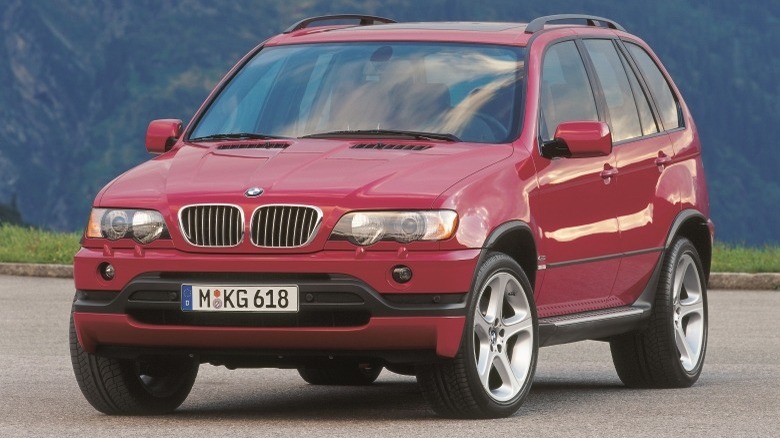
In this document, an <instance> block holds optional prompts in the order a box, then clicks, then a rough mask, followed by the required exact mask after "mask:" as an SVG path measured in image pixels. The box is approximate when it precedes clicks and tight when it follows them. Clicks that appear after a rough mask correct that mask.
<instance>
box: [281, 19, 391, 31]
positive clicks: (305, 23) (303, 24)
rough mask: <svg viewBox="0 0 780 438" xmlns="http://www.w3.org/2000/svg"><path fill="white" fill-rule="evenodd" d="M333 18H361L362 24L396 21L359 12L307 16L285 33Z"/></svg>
mask: <svg viewBox="0 0 780 438" xmlns="http://www.w3.org/2000/svg"><path fill="white" fill-rule="evenodd" d="M331 20H360V23H359V24H360V26H370V25H372V24H376V23H396V21H395V20H391V19H389V18H383V17H375V16H373V15H359V14H340V15H322V16H319V17H309V18H305V19H303V20H301V21H299V22H297V23H295V24H293V25H292V26H290V27H288V28H287V29H286V30H285V31H284V33H291V32H295V31H296V30H301V29H305V28H307V27H309V25H310V24H312V23H316V22H318V21H331Z"/></svg>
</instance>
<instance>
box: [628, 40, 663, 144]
mask: <svg viewBox="0 0 780 438" xmlns="http://www.w3.org/2000/svg"><path fill="white" fill-rule="evenodd" d="M620 59H621V60H622V61H623V67H624V68H625V70H626V74H628V81H629V82H630V83H631V90H632V91H633V92H634V102H636V106H637V110H639V121H640V122H641V123H642V133H643V134H644V135H651V134H657V133H658V131H659V130H658V124H657V123H656V122H655V117H654V116H653V110H651V109H650V101H649V100H648V98H647V95H646V94H645V92H644V89H643V88H642V86H641V85H639V80H638V79H637V77H636V74H634V70H633V69H631V67H630V66H629V63H628V60H627V59H626V58H625V57H624V56H623V53H620Z"/></svg>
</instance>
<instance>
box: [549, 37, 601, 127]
mask: <svg viewBox="0 0 780 438" xmlns="http://www.w3.org/2000/svg"><path fill="white" fill-rule="evenodd" d="M541 95H542V117H541V121H540V123H541V132H542V140H545V141H546V140H552V139H553V137H554V135H555V129H556V128H557V127H558V125H559V124H560V123H561V122H567V121H573V120H598V112H597V111H596V100H595V99H594V98H593V90H591V88H590V82H588V76H587V73H586V72H585V65H584V64H583V62H582V58H581V57H580V53H579V51H578V50H577V46H576V45H575V44H574V41H565V42H562V43H558V44H555V45H553V46H551V47H550V48H549V49H548V50H547V52H546V53H545V55H544V62H543V64H542V90H541Z"/></svg>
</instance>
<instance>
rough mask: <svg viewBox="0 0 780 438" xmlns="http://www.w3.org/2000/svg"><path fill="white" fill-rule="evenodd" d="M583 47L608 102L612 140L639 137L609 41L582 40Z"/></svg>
mask: <svg viewBox="0 0 780 438" xmlns="http://www.w3.org/2000/svg"><path fill="white" fill-rule="evenodd" d="M585 47H586V48H587V50H588V54H589V55H590V59H591V61H593V68H594V69H595V70H596V76H597V77H598V79H599V83H600V84H601V90H602V91H603V92H604V98H605V100H606V102H607V110H608V111H609V120H610V126H609V128H610V130H611V131H612V140H613V141H615V142H618V141H622V140H627V139H630V138H635V137H641V136H642V127H641V126H640V125H639V113H638V112H637V109H636V103H635V102H634V94H633V93H632V92H631V85H630V84H629V83H628V76H626V71H625V69H624V68H623V63H622V62H621V61H620V57H619V56H618V53H617V50H616V49H615V45H614V44H613V43H612V41H610V40H585Z"/></svg>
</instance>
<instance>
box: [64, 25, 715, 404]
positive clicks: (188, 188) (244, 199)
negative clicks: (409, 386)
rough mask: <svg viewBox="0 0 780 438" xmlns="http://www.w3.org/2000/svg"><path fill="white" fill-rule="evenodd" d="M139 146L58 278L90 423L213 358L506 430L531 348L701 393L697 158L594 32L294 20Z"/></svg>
mask: <svg viewBox="0 0 780 438" xmlns="http://www.w3.org/2000/svg"><path fill="white" fill-rule="evenodd" d="M349 20H355V21H358V23H357V24H355V23H351V25H350V22H349ZM345 21H347V23H345ZM146 147H147V149H148V150H149V152H151V153H154V154H158V155H157V156H156V157H155V158H153V159H152V160H149V161H148V162H146V163H143V164H141V165H140V166H138V167H136V168H134V169H132V170H130V171H128V172H127V173H125V174H123V175H121V176H120V177H118V178H117V179H115V180H114V181H112V182H111V183H110V184H108V185H107V186H106V187H105V188H104V189H103V190H102V191H101V192H100V193H99V194H98V196H97V197H96V199H95V202H94V208H93V209H92V212H91V215H90V218H89V223H88V225H87V228H86V231H85V234H84V238H83V241H82V246H83V247H82V249H81V250H80V251H79V252H78V254H76V256H75V283H76V289H77V292H76V296H75V300H74V304H73V312H72V319H71V328H70V345H71V356H72V361H73V368H74V371H75V374H76V379H77V380H78V383H79V386H80V387H81V390H82V392H83V393H84V396H85V397H86V398H87V400H88V401H89V402H90V403H91V404H92V405H93V406H94V407H95V408H96V409H97V410H99V411H101V412H104V413H107V414H157V413H163V412H167V411H171V410H173V409H175V408H176V407H178V406H179V405H180V404H181V403H182V402H183V401H184V399H185V398H186V397H187V394H188V393H189V391H190V389H191V387H192V385H193V382H194V381H195V376H196V374H197V371H198V367H199V365H200V364H203V363H209V364H212V365H222V366H225V367H227V368H231V369H233V368H240V367H260V368H262V367H275V368H297V370H298V371H299V373H300V375H301V376H302V377H303V379H305V380H306V381H307V382H309V383H311V384H315V385H355V384H370V383H371V382H373V381H374V380H375V379H376V378H377V376H378V375H379V373H380V372H381V371H382V369H383V368H387V369H388V370H390V371H393V372H397V373H401V374H409V375H416V376H417V380H418V382H419V383H420V386H421V388H422V391H423V393H424V394H425V397H426V398H427V400H428V401H429V402H430V404H431V405H432V407H433V409H434V410H435V411H436V412H437V413H439V414H441V415H445V416H455V417H472V418H473V417H502V416H507V415H511V414H513V413H514V412H515V411H517V409H518V408H519V407H520V405H521V404H522V402H523V400H524V399H525V398H526V396H527V394H528V391H529V389H530V387H531V383H532V381H533V377H534V371H535V368H536V362H537V357H538V348H539V347H540V346H547V345H554V344H560V343H567V342H574V341H580V340H586V339H592V340H601V341H606V342H609V343H610V347H611V350H612V357H613V361H614V364H615V367H616V369H617V372H618V375H619V376H620V379H621V380H622V381H623V382H624V383H625V384H626V385H627V386H630V387H652V388H659V387H687V386H690V385H692V384H693V383H694V382H695V381H696V380H697V378H698V377H699V374H700V372H701V369H702V364H703V362H704V355H705V350H706V344H707V296H706V285H707V277H708V274H709V266H710V256H711V248H712V236H713V231H714V228H713V225H712V222H711V221H710V218H709V207H708V199H707V189H706V184H705V179H704V171H703V169H702V161H701V145H700V142H699V136H698V134H697V132H696V127H695V125H694V122H693V119H692V118H691V115H690V112H689V110H688V108H687V106H686V105H685V102H684V101H683V99H682V98H681V97H680V93H679V91H678V90H677V88H676V87H675V85H674V83H673V82H672V80H671V78H670V77H669V74H668V73H667V72H666V70H665V69H664V68H663V67H662V65H661V63H660V61H659V60H658V58H657V57H656V56H655V55H654V54H653V52H652V51H651V50H650V48H649V47H648V46H647V45H646V44H645V43H644V42H643V41H642V40H640V39H639V38H637V37H635V36H633V35H631V34H630V33H627V32H626V31H625V30H624V29H623V28H622V27H621V26H620V25H618V24H617V23H615V22H613V21H611V20H608V19H604V18H600V17H592V16H582V15H556V16H548V17H541V18H537V19H535V20H533V21H531V22H530V23H528V24H517V23H395V22H393V21H392V20H388V19H385V18H380V17H372V16H359V15H357V16H356V15H341V16H326V17H316V18H310V19H306V20H303V21H301V22H299V23H296V24H295V25H293V26H292V27H290V28H289V29H287V30H286V31H285V32H284V33H283V34H281V35H277V36H275V37H273V38H271V39H269V40H267V41H265V42H263V43H262V44H260V45H259V46H258V47H257V48H256V49H254V50H252V52H250V53H249V54H248V55H247V56H246V57H244V58H243V59H242V60H241V61H240V62H239V63H238V65H236V67H235V68H233V69H232V70H231V71H230V72H229V73H228V75H227V76H226V77H225V78H224V79H223V80H222V81H221V83H220V84H219V86H217V88H216V89H215V90H214V92H213V93H212V94H211V96H209V98H208V99H207V101H206V103H205V104H204V105H203V106H202V107H201V108H200V110H198V112H197V113H196V115H195V116H194V118H193V120H192V122H191V123H190V124H189V125H188V126H187V127H186V128H184V129H183V128H182V124H181V121H179V120H156V121H153V122H152V123H151V124H150V125H149V129H148V133H147V136H146Z"/></svg>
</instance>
